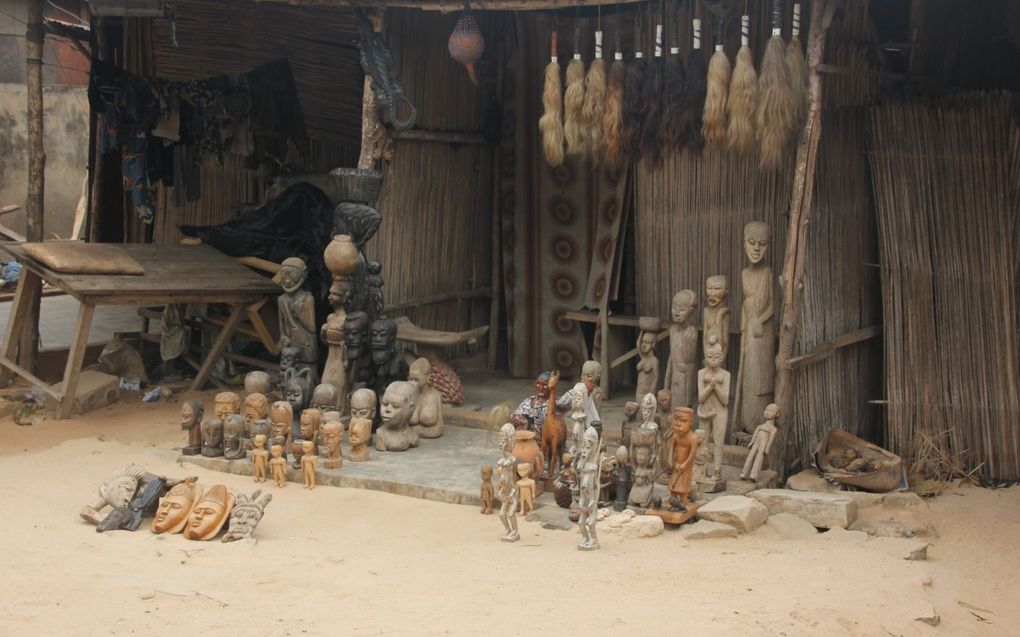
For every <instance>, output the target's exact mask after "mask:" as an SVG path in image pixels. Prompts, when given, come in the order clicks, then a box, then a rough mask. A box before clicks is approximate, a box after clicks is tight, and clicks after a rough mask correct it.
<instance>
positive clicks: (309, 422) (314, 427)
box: [300, 407, 322, 443]
mask: <svg viewBox="0 0 1020 637" xmlns="http://www.w3.org/2000/svg"><path fill="white" fill-rule="evenodd" d="M321 426H322V412H321V411H319V410H318V409H315V408H314V407H309V408H308V409H306V410H304V411H302V412H301V430H300V432H301V440H311V441H312V442H313V443H314V442H316V441H317V440H318V439H319V427H321Z"/></svg>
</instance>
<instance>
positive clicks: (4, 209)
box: [0, 206, 21, 215]
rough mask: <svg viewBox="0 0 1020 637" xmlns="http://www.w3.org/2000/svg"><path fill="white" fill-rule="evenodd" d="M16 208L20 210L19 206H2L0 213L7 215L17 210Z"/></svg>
mask: <svg viewBox="0 0 1020 637" xmlns="http://www.w3.org/2000/svg"><path fill="white" fill-rule="evenodd" d="M18 210H21V206H4V207H2V208H0V215H9V214H11V213H12V212H17V211H18Z"/></svg>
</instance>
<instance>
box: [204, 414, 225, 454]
mask: <svg viewBox="0 0 1020 637" xmlns="http://www.w3.org/2000/svg"><path fill="white" fill-rule="evenodd" d="M202 455H203V456H207V457H216V456H221V455H223V421H222V420H220V419H219V418H210V419H209V420H207V421H205V422H204V423H202Z"/></svg>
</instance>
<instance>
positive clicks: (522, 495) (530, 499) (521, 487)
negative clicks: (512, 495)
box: [517, 462, 535, 515]
mask: <svg viewBox="0 0 1020 637" xmlns="http://www.w3.org/2000/svg"><path fill="white" fill-rule="evenodd" d="M517 475H519V476H520V477H521V478H520V480H518V481H517V497H518V499H520V501H521V510H520V513H519V515H527V514H528V513H531V512H532V511H534V510H535V481H534V480H533V479H532V478H531V465H530V464H528V463H527V462H522V463H521V464H519V465H517Z"/></svg>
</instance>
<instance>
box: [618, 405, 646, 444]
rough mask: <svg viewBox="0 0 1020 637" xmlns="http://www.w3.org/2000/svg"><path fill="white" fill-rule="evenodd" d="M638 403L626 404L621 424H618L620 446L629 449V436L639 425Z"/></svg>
mask: <svg viewBox="0 0 1020 637" xmlns="http://www.w3.org/2000/svg"><path fill="white" fill-rule="evenodd" d="M637 416H638V403H636V402H628V403H627V404H625V405H624V406H623V422H622V423H621V424H620V436H621V444H623V446H624V447H627V448H628V449H630V435H631V433H632V432H633V431H634V429H636V428H637V427H638V425H640V424H641V423H640V422H639V421H638V418H637Z"/></svg>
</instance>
